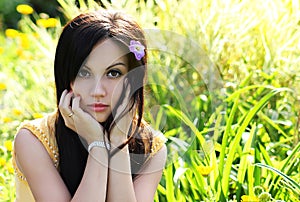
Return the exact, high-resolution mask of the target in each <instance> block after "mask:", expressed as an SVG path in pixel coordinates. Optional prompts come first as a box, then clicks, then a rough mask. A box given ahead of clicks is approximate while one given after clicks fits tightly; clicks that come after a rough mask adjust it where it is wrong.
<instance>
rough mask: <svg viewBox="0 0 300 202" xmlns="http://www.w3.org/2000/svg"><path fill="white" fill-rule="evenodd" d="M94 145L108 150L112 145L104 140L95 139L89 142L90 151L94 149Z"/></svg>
mask: <svg viewBox="0 0 300 202" xmlns="http://www.w3.org/2000/svg"><path fill="white" fill-rule="evenodd" d="M94 147H100V148H104V149H107V150H110V148H111V146H110V144H109V143H108V142H104V141H93V142H91V143H89V146H88V152H90V151H91V150H92V148H94Z"/></svg>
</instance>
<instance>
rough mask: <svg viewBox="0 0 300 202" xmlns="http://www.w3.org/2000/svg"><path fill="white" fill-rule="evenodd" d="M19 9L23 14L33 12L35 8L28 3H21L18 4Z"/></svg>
mask: <svg viewBox="0 0 300 202" xmlns="http://www.w3.org/2000/svg"><path fill="white" fill-rule="evenodd" d="M17 11H18V12H19V13H21V14H23V15H29V14H31V13H33V8H32V7H31V6H29V5H26V4H20V5H18V6H17Z"/></svg>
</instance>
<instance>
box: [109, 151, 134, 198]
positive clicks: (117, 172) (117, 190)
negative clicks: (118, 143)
mask: <svg viewBox="0 0 300 202" xmlns="http://www.w3.org/2000/svg"><path fill="white" fill-rule="evenodd" d="M107 197H108V201H109V202H118V201H124V202H127V201H128V202H134V201H136V197H135V192H134V187H133V182H132V177H131V168H130V157H129V151H128V146H125V147H124V148H123V149H122V150H121V151H119V152H117V153H116V154H115V155H114V156H113V157H112V158H111V160H110V168H109V182H108V196H107Z"/></svg>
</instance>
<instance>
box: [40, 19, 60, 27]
mask: <svg viewBox="0 0 300 202" xmlns="http://www.w3.org/2000/svg"><path fill="white" fill-rule="evenodd" d="M36 24H37V25H38V26H41V27H44V28H48V27H56V26H57V24H58V20H57V19H55V18H48V19H38V20H37V21H36Z"/></svg>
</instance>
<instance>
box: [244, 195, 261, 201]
mask: <svg viewBox="0 0 300 202" xmlns="http://www.w3.org/2000/svg"><path fill="white" fill-rule="evenodd" d="M241 202H259V199H258V198H257V197H256V196H249V195H243V196H242V200H241Z"/></svg>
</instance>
